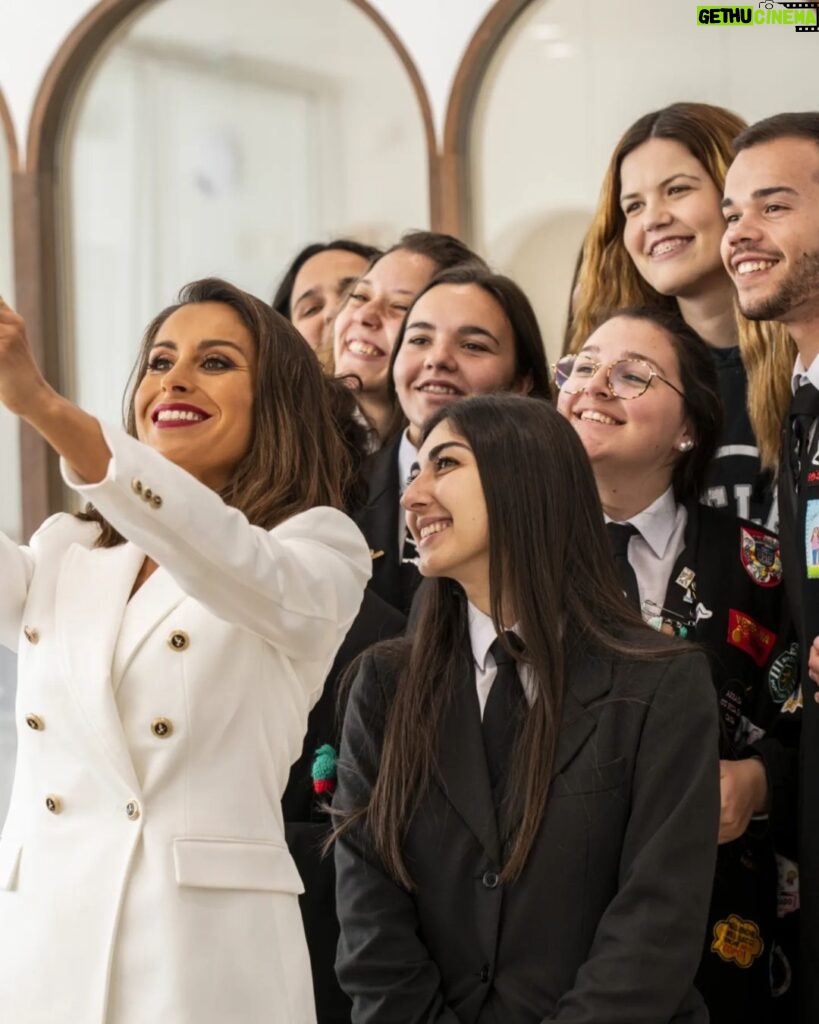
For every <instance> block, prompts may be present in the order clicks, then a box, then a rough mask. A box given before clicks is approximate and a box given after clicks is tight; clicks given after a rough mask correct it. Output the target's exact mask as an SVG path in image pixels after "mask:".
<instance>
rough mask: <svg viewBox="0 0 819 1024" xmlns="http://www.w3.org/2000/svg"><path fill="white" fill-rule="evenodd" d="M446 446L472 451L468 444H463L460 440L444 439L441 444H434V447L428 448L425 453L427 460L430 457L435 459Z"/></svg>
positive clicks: (429, 459) (428, 460)
mask: <svg viewBox="0 0 819 1024" xmlns="http://www.w3.org/2000/svg"><path fill="white" fill-rule="evenodd" d="M446 448H463V449H464V451H467V452H471V451H472V449H471V448H470V447H469V445H468V444H464V443H463V442H462V441H444V442H442V443H441V444H436V445H435V447H434V448H430V450H429V455H427V462H430V461H431V460H432V459H437V458H438V456H439V455H440V454H441V452H442V451H444V450H445V449H446Z"/></svg>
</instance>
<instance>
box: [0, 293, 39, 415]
mask: <svg viewBox="0 0 819 1024" xmlns="http://www.w3.org/2000/svg"><path fill="white" fill-rule="evenodd" d="M50 391H51V389H50V388H49V386H48V384H47V383H46V381H45V378H44V377H43V375H42V373H40V368H39V367H38V366H37V363H36V362H35V360H34V356H33V355H32V352H31V346H30V345H29V343H28V338H27V337H26V325H25V322H24V320H23V318H22V317H21V316H19V315H18V314H17V313H15V312H14V310H13V309H12V308H11V307H10V306H9V305H7V303H6V302H5V300H4V299H3V298H2V297H0V402H2V404H3V405H5V407H6V408H7V409H9V410H10V411H11V412H13V413H16V414H17V415H18V416H23V417H25V416H26V415H27V414H28V413H30V412H31V411H32V410H33V409H34V408H36V406H37V404H38V403H39V402H40V401H41V400H42V399H43V398H44V397H45V396H46V395H47V394H48V393H49V392H50Z"/></svg>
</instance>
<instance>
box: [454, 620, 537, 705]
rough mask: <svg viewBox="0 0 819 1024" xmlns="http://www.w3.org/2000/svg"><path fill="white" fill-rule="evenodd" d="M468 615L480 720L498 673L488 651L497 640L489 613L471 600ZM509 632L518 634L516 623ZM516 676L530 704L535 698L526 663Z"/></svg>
mask: <svg viewBox="0 0 819 1024" xmlns="http://www.w3.org/2000/svg"><path fill="white" fill-rule="evenodd" d="M467 607H468V616H469V642H470V644H471V646H472V659H473V661H474V662H475V685H476V687H477V690H478V704H479V705H480V709H481V720H483V709H484V708H485V707H486V701H487V698H488V697H489V691H490V690H491V689H492V684H493V683H494V682H495V676H496V675H497V674H498V667H497V665H496V664H495V659H494V658H493V657H492V655H491V654H490V653H489V648H490V647H491V646H492V644H493V643H494V642H495V641H496V640H497V638H498V634H497V632H496V630H495V624H494V622H493V621H492V619H491V617H490V616H489V615H486V614H485V613H484V612H482V611H481V610H480V609H479V608H476V607H475V605H474V604H472V602H471V601H469V602H467ZM511 632H513V633H517V634H518V636H520V629H519V628H518V626H517V624H516V625H514V626H513V627H512V630H511ZM518 677H519V679H520V681H521V685H522V686H523V692H524V693H525V694H526V699H527V700H528V701H529V705H530V706H531V705H532V703H533V702H534V699H535V694H536V692H537V691H536V688H535V681H534V678H533V676H532V671H531V669H530V668H529V667H528V666H527V665H523V666H521V667H520V668H519V670H518Z"/></svg>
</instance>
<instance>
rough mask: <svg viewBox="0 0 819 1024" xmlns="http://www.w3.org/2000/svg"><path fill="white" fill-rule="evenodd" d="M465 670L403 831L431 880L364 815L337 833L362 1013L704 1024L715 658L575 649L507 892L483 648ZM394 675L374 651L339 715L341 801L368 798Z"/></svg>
mask: <svg viewBox="0 0 819 1024" xmlns="http://www.w3.org/2000/svg"><path fill="white" fill-rule="evenodd" d="M656 642H657V644H658V645H660V644H661V643H662V642H663V641H662V640H661V639H660V638H657V640H656ZM456 656H458V655H457V654H456ZM461 663H462V671H461V674H460V683H459V685H458V688H457V691H456V693H455V694H454V695H453V699H452V701H451V703H450V705H449V708H448V711H447V713H446V716H445V719H444V721H443V723H442V729H441V735H440V741H439V755H438V768H439V774H438V776H437V778H436V782H435V783H434V784H433V786H432V787H431V788H430V791H429V792H428V793H426V794H425V795H424V796H423V798H422V801H421V804H420V806H419V808H418V810H417V813H416V814H415V816H414V818H413V820H412V823H411V825H410V828H409V830H408V834H407V836H406V840H405V843H404V854H405V859H406V863H407V865H408V868H409V871H410V873H411V874H412V876H413V879H414V881H415V882H416V885H417V888H416V890H415V891H414V892H412V893H410V892H407V891H406V890H405V889H404V888H403V887H401V886H400V885H398V884H397V883H396V882H395V881H393V880H392V878H391V877H390V876H389V875H388V874H387V873H386V872H385V870H384V868H383V866H382V865H381V863H380V862H379V860H378V859H377V858H376V856H375V855H374V853H373V851H372V844H371V841H370V839H369V837H368V835H367V833H366V829H365V827H364V826H363V825H362V826H356V827H355V828H353V829H352V830H351V831H349V832H348V833H347V834H346V835H345V836H344V837H343V838H342V839H341V840H340V841H339V842H338V843H337V844H336V870H337V906H338V911H339V919H340V921H341V926H342V936H341V941H340V943H339V955H338V960H337V972H338V975H339V980H340V981H341V985H342V987H343V988H344V989H345V990H346V991H347V992H348V993H349V994H350V995H351V996H352V998H353V1002H354V1011H353V1020H354V1021H355V1022H357V1024H365V1022H367V1024H369V1022H372V1024H375V1022H377V1024H416V1022H418V1024H420V1022H430V1024H431V1022H439V1024H536V1022H545V1021H563V1022H569V1021H571V1022H572V1024H666V1022H669V1021H673V1022H674V1024H681V1022H686V1024H695V1022H696V1024H705V1022H706V1021H707V1020H708V1015H707V1011H706V1010H705V1007H704V1004H703V1003H702V999H701V997H700V996H699V994H698V993H697V992H696V990H695V989H694V988H693V984H692V983H693V978H694V973H695V971H696V968H697V962H698V960H699V956H700V950H701V945H702V935H703V930H704V927H705V918H706V912H707V909H708V901H709V896H710V892H711V882H712V878H713V871H714V859H715V854H716V839H717V829H718V820H719V780H718V768H717V709H716V702H715V700H714V694H713V689H712V686H711V682H710V679H709V674H708V667H707V664H706V662H705V659H704V658H703V656H702V655H701V654H699V653H695V652H692V653H691V654H684V655H681V656H678V657H676V658H674V659H673V660H662V661H657V662H640V663H638V662H634V661H628V662H625V661H619V662H615V661H612V660H611V659H609V658H599V659H593V658H591V657H590V656H588V655H585V656H583V658H582V660H581V659H580V658H579V657H578V658H576V659H574V664H573V666H572V669H571V670H570V673H569V680H568V684H567V692H566V697H565V706H564V713H563V719H562V724H561V727H560V732H559V738H558V743H557V749H556V754H555V760H554V776H553V779H552V784H551V792H550V796H549V800H548V803H547V807H546V809H545V812H544V817H543V822H542V825H541V828H540V833H539V836H538V838H537V840H536V844H535V847H534V849H533V851H532V853H531V855H530V858H529V862H528V864H527V866H526V868H525V870H524V873H523V875H522V876H521V878H520V879H519V880H518V881H517V882H515V883H513V884H510V885H508V886H507V885H501V884H499V883H498V871H499V869H500V867H501V857H502V845H501V839H500V837H499V835H498V829H497V825H496V819H495V811H494V806H493V802H492V795H491V793H490V788H489V779H488V773H487V768H486V761H485V756H484V752H483V742H482V735H481V724H480V713H479V706H478V700H477V694H476V690H475V681H474V673H473V670H472V660H471V656H470V654H469V652H468V651H463V652H461ZM397 674H398V666H397V665H396V663H395V658H394V657H393V658H388V657H387V656H385V654H384V653H383V652H381V651H379V650H378V649H377V648H376V649H375V650H374V651H373V652H370V653H369V654H368V655H367V656H366V657H365V659H364V660H363V662H362V665H361V669H360V672H359V675H358V677H357V680H356V683H355V685H354V687H353V690H352V692H351V696H350V702H349V705H348V709H347V715H346V718H345V723H344V734H343V739H342V748H341V761H340V764H339V787H338V790H337V792H336V802H337V805H338V806H340V807H342V808H347V809H349V808H353V807H360V806H363V805H366V804H367V802H368V800H369V796H370V793H371V790H372V786H373V784H374V781H375V779H376V776H377V772H378V763H379V758H380V752H381V745H382V736H383V729H384V722H385V718H386V714H387V711H388V708H389V706H390V702H391V700H392V698H393V694H394V690H395V685H396V679H397Z"/></svg>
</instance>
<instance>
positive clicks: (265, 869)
mask: <svg viewBox="0 0 819 1024" xmlns="http://www.w3.org/2000/svg"><path fill="white" fill-rule="evenodd" d="M173 861H174V869H175V872H176V881H177V884H178V885H187V886H195V887H198V888H202V889H257V890H263V891H267V892H292V893H297V894H298V893H302V892H304V885H303V884H302V881H301V877H300V875H299V873H298V871H297V870H296V865H295V864H294V863H293V858H292V857H291V856H290V851H289V850H288V849H287V847H286V846H285V844H284V843H277V842H272V841H264V840H257V839H194V838H187V837H185V838H178V839H174V841H173Z"/></svg>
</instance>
